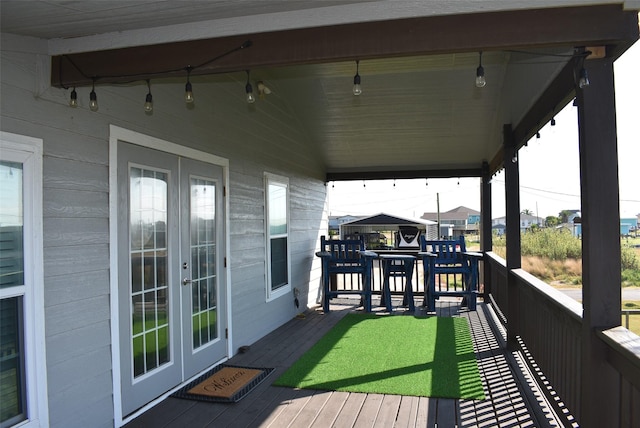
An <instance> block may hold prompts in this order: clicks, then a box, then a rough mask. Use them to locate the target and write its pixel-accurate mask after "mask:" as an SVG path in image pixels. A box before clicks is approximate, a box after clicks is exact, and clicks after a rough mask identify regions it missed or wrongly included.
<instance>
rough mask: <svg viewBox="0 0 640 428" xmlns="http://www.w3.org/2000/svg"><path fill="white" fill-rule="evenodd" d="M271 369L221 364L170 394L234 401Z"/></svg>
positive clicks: (220, 401) (261, 379) (198, 398)
mask: <svg viewBox="0 0 640 428" xmlns="http://www.w3.org/2000/svg"><path fill="white" fill-rule="evenodd" d="M272 371H273V368H265V367H242V366H232V365H228V364H221V365H219V366H217V367H214V368H213V369H211V370H209V371H208V372H207V373H205V374H203V375H202V376H199V377H198V378H197V379H195V380H193V381H191V382H189V383H188V384H187V385H185V386H184V387H182V388H180V389H179V390H178V391H176V392H175V393H173V394H172V395H171V396H172V397H176V398H184V399H188V400H199V401H208V402H213V403H236V402H238V401H240V400H241V399H242V398H244V396H245V395H247V394H248V393H249V392H251V390H252V389H253V388H255V387H256V386H258V385H259V384H260V383H261V382H262V381H263V380H264V379H265V378H266V377H267V376H269V375H270V374H271V372H272Z"/></svg>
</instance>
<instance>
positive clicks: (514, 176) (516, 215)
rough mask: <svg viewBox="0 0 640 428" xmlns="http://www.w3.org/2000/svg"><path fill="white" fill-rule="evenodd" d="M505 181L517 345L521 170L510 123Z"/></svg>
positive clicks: (511, 316)
mask: <svg viewBox="0 0 640 428" xmlns="http://www.w3.org/2000/svg"><path fill="white" fill-rule="evenodd" d="M503 134H504V181H505V185H504V187H505V189H504V190H505V199H506V201H505V207H506V217H507V224H506V229H505V233H506V241H507V295H508V302H509V303H508V307H507V345H508V346H509V347H510V348H512V349H515V348H516V347H517V343H516V336H517V335H518V330H519V316H518V309H517V308H518V288H517V285H516V281H515V278H513V275H511V270H513V269H519V268H520V267H521V266H522V262H521V256H520V171H519V167H518V151H517V150H516V142H515V139H514V136H513V129H512V128H511V125H504V127H503Z"/></svg>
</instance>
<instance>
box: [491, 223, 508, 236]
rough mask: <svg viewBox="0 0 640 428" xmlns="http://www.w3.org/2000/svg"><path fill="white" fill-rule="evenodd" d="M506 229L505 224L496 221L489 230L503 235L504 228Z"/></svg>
mask: <svg viewBox="0 0 640 428" xmlns="http://www.w3.org/2000/svg"><path fill="white" fill-rule="evenodd" d="M506 229H507V225H506V224H504V223H498V224H494V225H493V226H491V231H492V232H494V233H495V234H496V235H498V236H502V235H504V232H505V230H506Z"/></svg>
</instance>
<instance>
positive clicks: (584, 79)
mask: <svg viewBox="0 0 640 428" xmlns="http://www.w3.org/2000/svg"><path fill="white" fill-rule="evenodd" d="M590 84H591V82H589V75H588V74H587V70H586V69H585V68H584V67H582V68H581V69H580V78H579V79H578V86H579V87H580V89H583V88H586V87H587V86H589V85H590Z"/></svg>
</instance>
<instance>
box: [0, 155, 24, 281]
mask: <svg viewBox="0 0 640 428" xmlns="http://www.w3.org/2000/svg"><path fill="white" fill-rule="evenodd" d="M22 197H23V196H22V164H19V163H14V162H5V161H2V162H0V288H6V287H13V286H17V285H23V284H24V255H23V237H22V227H23V220H22V218H23V214H22V210H23V201H22Z"/></svg>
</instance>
